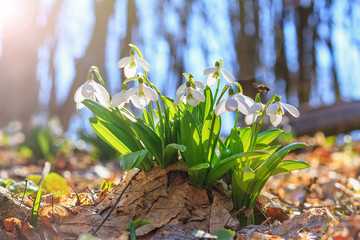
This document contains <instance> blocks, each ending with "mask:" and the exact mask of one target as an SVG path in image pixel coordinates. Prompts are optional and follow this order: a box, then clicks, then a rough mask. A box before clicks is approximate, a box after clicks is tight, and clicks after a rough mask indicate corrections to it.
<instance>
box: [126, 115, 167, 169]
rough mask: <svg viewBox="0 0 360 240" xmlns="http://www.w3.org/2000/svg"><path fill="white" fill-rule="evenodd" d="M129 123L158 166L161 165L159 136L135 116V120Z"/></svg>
mask: <svg viewBox="0 0 360 240" xmlns="http://www.w3.org/2000/svg"><path fill="white" fill-rule="evenodd" d="M130 124H131V128H132V129H133V130H134V132H135V133H136V135H137V136H138V138H139V139H141V142H142V143H143V144H144V145H145V147H146V148H147V149H148V150H149V152H150V153H151V154H152V155H153V156H154V157H155V159H156V160H157V161H158V163H159V164H160V166H161V167H163V156H162V146H161V140H160V138H159V136H158V135H156V133H155V131H154V130H153V129H151V128H150V127H149V126H148V125H147V124H146V123H145V122H143V121H142V120H141V119H139V118H137V119H136V121H135V122H130Z"/></svg>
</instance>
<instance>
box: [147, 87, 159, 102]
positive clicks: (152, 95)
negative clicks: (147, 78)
mask: <svg viewBox="0 0 360 240" xmlns="http://www.w3.org/2000/svg"><path fill="white" fill-rule="evenodd" d="M144 93H145V96H146V97H147V98H149V99H150V100H151V101H156V100H158V95H157V93H156V91H155V90H154V89H152V88H151V87H148V86H146V85H144Z"/></svg>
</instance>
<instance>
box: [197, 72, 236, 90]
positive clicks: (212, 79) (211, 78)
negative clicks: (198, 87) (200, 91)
mask: <svg viewBox="0 0 360 240" xmlns="http://www.w3.org/2000/svg"><path fill="white" fill-rule="evenodd" d="M220 74H221V75H222V76H223V77H224V78H225V80H226V81H227V82H228V83H233V82H235V79H234V77H233V76H232V75H231V73H229V72H228V71H226V70H224V69H222V68H221V67H208V68H205V70H204V75H208V76H207V79H206V85H208V86H209V87H211V86H212V85H214V84H215V83H216V80H217V79H218V78H220Z"/></svg>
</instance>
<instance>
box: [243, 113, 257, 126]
mask: <svg viewBox="0 0 360 240" xmlns="http://www.w3.org/2000/svg"><path fill="white" fill-rule="evenodd" d="M256 118H257V115H256V114H249V115H246V116H245V124H246V125H251V124H253V123H254V122H255V121H256Z"/></svg>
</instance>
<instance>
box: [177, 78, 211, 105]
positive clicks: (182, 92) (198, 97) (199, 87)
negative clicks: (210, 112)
mask: <svg viewBox="0 0 360 240" xmlns="http://www.w3.org/2000/svg"><path fill="white" fill-rule="evenodd" d="M194 85H195V88H192V87H191V83H190V82H189V81H188V82H186V83H184V84H182V85H181V86H180V87H179V88H178V89H177V90H176V97H175V99H174V105H175V106H177V105H179V103H180V102H181V101H183V100H186V102H187V103H188V104H189V105H190V106H193V107H195V106H197V105H198V104H199V102H204V101H205V96H204V93H203V89H204V88H205V87H204V84H203V83H202V82H200V81H194ZM184 98H185V99H184Z"/></svg>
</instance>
